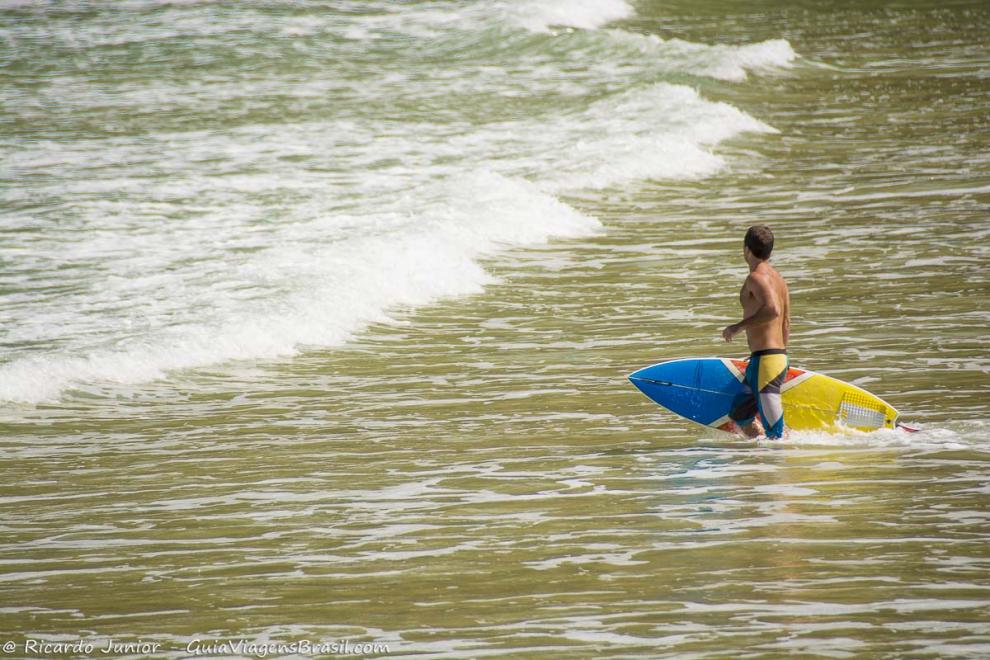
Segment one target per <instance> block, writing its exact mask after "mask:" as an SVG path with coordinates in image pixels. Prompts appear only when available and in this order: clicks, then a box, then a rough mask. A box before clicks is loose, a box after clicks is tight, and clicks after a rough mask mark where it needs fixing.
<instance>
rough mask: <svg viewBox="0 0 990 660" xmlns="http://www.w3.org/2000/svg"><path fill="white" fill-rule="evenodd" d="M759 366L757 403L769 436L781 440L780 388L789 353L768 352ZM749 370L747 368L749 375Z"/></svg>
mask: <svg viewBox="0 0 990 660" xmlns="http://www.w3.org/2000/svg"><path fill="white" fill-rule="evenodd" d="M753 359H754V360H757V359H758V360H759V366H758V368H757V374H758V379H757V383H756V388H757V389H756V391H757V392H758V393H759V394H758V395H757V397H756V405H757V408H758V409H759V411H760V419H761V421H762V422H763V428H764V429H765V430H766V434H767V437H768V438H771V439H774V440H779V439H780V438H782V437H783V436H784V404H783V402H782V401H781V398H780V388H781V386H782V385H783V384H784V378H785V377H786V376H787V366H788V359H787V354H786V353H784V352H780V353H766V354H763V355H760V356H759V358H753ZM748 374H749V370H748V369H747V375H748Z"/></svg>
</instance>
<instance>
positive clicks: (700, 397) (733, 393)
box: [629, 358, 898, 433]
mask: <svg viewBox="0 0 990 660" xmlns="http://www.w3.org/2000/svg"><path fill="white" fill-rule="evenodd" d="M748 364H749V361H748V360H736V359H732V358H687V359H680V360H668V361H667V362H661V363H659V364H654V365H652V366H649V367H646V368H644V369H640V370H639V371H637V372H635V373H633V374H630V376H629V380H630V381H632V383H633V385H635V386H636V387H638V388H639V389H640V390H641V391H642V392H643V394H645V395H646V396H648V397H649V398H650V399H652V400H653V401H654V402H656V403H658V404H660V405H661V406H662V407H664V408H666V409H667V410H669V411H671V412H673V413H675V414H677V415H680V416H681V417H684V418H687V419H689V420H691V421H692V422H696V423H698V424H702V425H703V426H709V427H711V428H715V429H719V430H722V431H727V432H729V433H733V432H735V431H736V427H735V425H734V423H733V422H732V420H730V419H729V411H731V410H732V409H733V408H734V407H735V405H736V403H737V402H738V400H739V398H741V397H743V396H745V390H744V387H745V386H744V380H745V373H746V366H747V365H748ZM781 399H782V401H783V404H784V423H785V425H786V426H787V428H790V429H794V430H797V431H826V432H837V431H841V430H843V429H849V428H852V429H857V430H860V431H875V430H877V429H882V428H886V429H893V428H897V417H898V412H897V410H895V409H894V407H893V406H891V405H890V404H889V403H887V402H886V401H884V400H883V399H881V398H880V397H878V396H875V395H873V394H871V393H869V392H867V391H866V390H864V389H862V388H860V387H857V386H855V385H852V384H851V383H846V382H844V381H841V380H839V379H837V378H831V377H830V376H826V375H824V374H820V373H816V372H814V371H806V370H804V369H798V368H796V367H790V368H789V369H788V370H787V374H786V376H785V377H784V384H783V385H782V386H781Z"/></svg>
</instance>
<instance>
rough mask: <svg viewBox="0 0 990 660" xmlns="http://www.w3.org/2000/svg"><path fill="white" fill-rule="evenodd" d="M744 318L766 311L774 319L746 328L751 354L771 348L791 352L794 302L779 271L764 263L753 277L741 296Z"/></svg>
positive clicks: (752, 274) (740, 293)
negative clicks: (791, 315)
mask: <svg viewBox="0 0 990 660" xmlns="http://www.w3.org/2000/svg"><path fill="white" fill-rule="evenodd" d="M739 302H740V303H741V304H742V308H743V318H747V317H750V316H753V315H754V314H756V312H757V311H758V310H759V309H760V308H761V307H765V308H768V309H769V310H772V311H773V312H774V315H773V316H772V317H771V318H769V319H767V320H766V321H763V322H761V323H758V324H754V325H752V326H750V327H747V328H746V341H747V343H748V344H749V350H750V351H762V350H765V349H768V348H787V341H788V339H789V335H790V325H791V317H790V310H791V299H790V292H789V291H788V289H787V282H786V281H784V278H783V276H781V274H780V273H779V272H777V269H776V268H774V267H773V266H771V265H770V264H769V263H768V262H766V261H764V262H762V263H760V264H759V265H757V267H756V268H755V269H754V270H753V271H752V272H751V273H750V274H749V276H748V277H747V278H746V281H745V282H743V287H742V290H741V291H740V292H739Z"/></svg>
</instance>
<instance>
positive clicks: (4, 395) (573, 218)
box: [0, 171, 600, 403]
mask: <svg viewBox="0 0 990 660" xmlns="http://www.w3.org/2000/svg"><path fill="white" fill-rule="evenodd" d="M441 188H442V190H437V191H435V193H436V194H435V196H434V199H435V200H436V201H434V202H432V203H431V204H428V205H425V206H423V207H422V208H421V209H420V212H419V215H418V216H417V217H414V218H409V219H406V220H407V221H406V222H404V223H400V222H397V221H396V219H395V218H381V219H380V221H381V222H382V223H383V224H384V225H385V226H388V227H390V230H389V231H388V232H386V233H384V234H380V235H375V234H374V233H368V232H365V233H363V234H358V235H357V236H356V237H352V238H345V237H341V238H340V239H339V240H335V241H330V242H326V241H324V240H322V238H321V236H320V233H321V230H325V229H326V228H327V225H326V224H325V223H321V222H320V221H314V222H313V223H311V224H309V225H307V226H304V227H296V228H295V229H294V231H295V232H296V235H297V239H296V240H291V241H286V242H285V243H283V244H281V245H274V246H272V247H270V248H269V249H266V250H264V251H263V252H261V253H260V255H259V256H258V257H256V258H255V259H253V260H251V261H250V262H247V263H245V264H244V265H242V266H241V267H240V268H237V269H234V271H233V272H232V273H230V277H229V278H228V279H227V281H228V282H229V281H231V280H233V281H237V280H241V281H243V282H244V283H245V284H246V285H247V287H246V288H247V289H248V290H249V291H252V292H256V291H257V290H258V289H259V288H260V289H265V288H267V289H268V290H269V291H271V292H273V293H275V292H278V291H282V292H284V293H283V296H281V297H274V298H272V299H268V300H264V299H263V300H261V301H258V302H257V303H254V304H252V301H251V297H250V296H249V297H247V298H238V297H237V296H236V294H233V300H231V297H230V296H224V293H223V292H221V291H218V290H216V289H210V288H209V287H207V289H206V290H205V292H206V293H208V294H209V295H206V296H205V297H206V298H210V297H211V296H216V302H217V304H218V305H219V306H221V307H222V308H223V313H222V314H217V313H216V310H211V309H209V308H206V309H204V311H203V314H202V316H203V317H204V318H205V319H210V318H212V319H213V322H202V323H197V322H193V321H187V322H185V323H181V324H179V325H172V324H170V323H169V322H168V320H169V319H170V318H173V317H174V316H175V312H174V310H173V309H172V308H173V307H174V306H176V305H178V306H180V307H181V306H182V303H183V302H185V303H186V304H189V301H188V300H185V298H184V296H185V295H188V293H189V291H188V290H187V282H184V281H183V280H182V278H180V277H162V276H160V275H149V276H148V277H147V278H142V279H139V280H138V281H133V280H130V279H129V278H120V280H119V281H118V282H116V283H114V284H111V288H113V287H117V289H116V292H117V293H118V294H120V293H121V292H122V291H123V290H124V289H131V293H130V294H125V300H127V299H131V298H133V297H135V296H134V294H135V293H137V294H138V295H137V296H136V297H137V298H138V299H141V300H145V299H147V298H148V297H152V298H154V292H155V291H156V290H157V292H158V297H159V298H160V299H161V300H160V305H161V306H156V307H152V308H150V309H149V310H148V313H149V314H151V315H155V316H157V317H158V318H159V321H158V323H157V325H158V326H161V327H157V328H152V329H150V330H149V331H147V332H144V333H140V334H138V335H136V336H133V337H131V336H127V335H126V334H125V335H124V336H121V337H119V338H118V339H116V340H115V341H112V342H111V343H110V344H109V345H104V346H101V347H98V348H95V349H91V350H88V351H86V352H85V353H82V354H80V353H79V352H78V351H75V350H73V351H54V352H50V353H46V354H43V355H29V356H26V357H23V358H21V359H18V360H15V361H14V362H12V363H10V364H7V365H4V366H3V367H0V399H3V400H7V401H18V402H27V403H32V402H40V401H47V400H52V399H55V398H57V397H58V396H59V395H60V394H61V393H62V392H63V391H64V390H66V389H68V388H72V387H74V386H78V385H82V384H85V383H92V382H116V383H140V382H145V381H149V380H153V379H156V378H160V377H162V376H164V375H165V374H166V373H167V372H168V371H169V370H172V369H182V368H189V367H198V366H204V365H209V364H215V363H218V362H223V361H226V360H231V359H238V358H246V357H249V358H256V359H257V358H273V357H279V356H285V355H292V354H293V353H295V352H296V351H297V350H298V348H299V347H300V346H305V345H334V344H339V343H341V342H343V341H346V340H347V339H348V338H349V337H350V336H351V335H352V334H353V333H354V332H356V331H358V330H360V329H361V328H363V327H365V326H366V325H367V324H368V323H372V322H384V321H388V320H390V317H389V315H388V313H387V310H390V309H395V308H396V307H397V306H416V305H422V304H426V303H429V302H431V301H433V300H436V299H438V298H442V297H446V296H456V295H464V294H470V293H477V292H479V291H481V290H482V287H483V286H484V285H485V284H487V283H489V282H491V281H492V278H491V276H489V275H488V274H487V273H486V272H485V270H484V269H483V268H482V267H481V265H480V264H479V262H478V258H479V257H481V256H482V255H484V254H489V253H491V252H493V251H495V250H497V249H499V248H501V247H504V246H507V245H532V244H538V243H542V242H544V241H546V240H547V239H549V238H550V237H553V236H579V235H584V234H587V233H588V232H594V231H596V230H598V228H599V227H600V223H599V222H598V221H597V220H595V219H594V218H591V217H589V216H586V215H584V214H582V213H580V212H578V211H576V210H574V209H572V208H571V207H569V206H567V205H566V204H563V203H562V202H560V201H558V200H557V199H556V198H554V197H552V196H550V195H548V194H546V193H544V192H542V191H540V190H539V189H538V188H537V187H536V186H534V185H533V184H530V183H527V182H525V181H521V180H518V179H508V178H506V177H503V176H500V175H498V174H494V173H491V172H483V171H482V172H477V173H475V174H472V175H466V176H463V177H459V178H455V179H452V180H450V181H449V182H446V183H444V184H443V185H442V186H441ZM365 224H366V225H372V224H374V221H373V220H371V219H369V220H368V222H367V223H365ZM307 231H308V232H310V236H309V239H310V240H308V241H307V240H304V239H302V238H301V233H304V232H307ZM145 239H147V237H145V238H144V239H141V240H145ZM158 240H166V241H167V240H168V236H167V235H166V236H159V238H158ZM110 247H111V246H109V245H90V246H89V247H87V248H86V249H90V250H96V251H97V252H98V253H99V254H107V252H108V250H109V249H110ZM158 248H159V249H161V250H163V251H167V246H165V245H160V246H158ZM125 251H127V249H126V248H125ZM196 274H198V275H202V274H203V273H202V272H201V271H200V272H199V273H196ZM111 297H112V296H111ZM91 302H92V301H91ZM180 311H187V310H180ZM85 315H86V310H83V311H81V312H78V311H77V312H74V313H73V312H71V311H70V312H63V315H62V316H60V314H59V312H58V310H57V309H54V308H53V309H51V310H49V312H48V315H47V316H46V319H47V322H48V324H50V325H51V326H53V327H51V328H49V329H54V327H58V326H60V325H61V324H62V323H64V322H69V323H73V324H74V325H75V327H76V329H77V331H78V329H79V327H80V326H81V325H83V324H84V323H85V319H83V318H79V317H80V316H85ZM186 316H187V317H188V316H195V314H191V315H190V314H187V315H186ZM129 320H130V318H129V317H127V318H118V319H117V320H116V321H114V320H109V319H103V321H104V322H107V321H109V324H108V326H107V327H106V328H105V330H113V329H115V328H114V326H117V325H118V324H119V323H125V324H126V322H127V321H129ZM116 329H117V331H118V332H119V328H116ZM99 330H100V327H99V326H97V327H95V328H94V331H99Z"/></svg>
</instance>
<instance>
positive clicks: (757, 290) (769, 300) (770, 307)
mask: <svg viewBox="0 0 990 660" xmlns="http://www.w3.org/2000/svg"><path fill="white" fill-rule="evenodd" d="M746 286H747V287H749V291H750V293H751V294H752V295H753V298H754V299H756V301H757V302H758V303H760V306H759V307H757V308H756V311H755V312H754V313H753V314H752V316H748V317H746V318H744V319H743V320H742V321H740V322H739V323H733V324H732V325H730V326H727V327H726V328H725V329H724V330H722V337H723V338H724V339H725V341H732V338H733V337H735V336H736V335H737V334H739V333H740V332H742V331H743V330H745V329H746V328H751V327H753V326H754V325H762V324H764V323H767V322H768V321H772V320H774V319H775V318H777V317H778V316H780V304H779V303H778V302H777V294H776V292H775V291H774V290H773V287H772V286H770V282H769V281H768V280H767V278H765V277H759V276H757V275H755V274H753V273H750V274H749V277H747V278H746Z"/></svg>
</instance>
